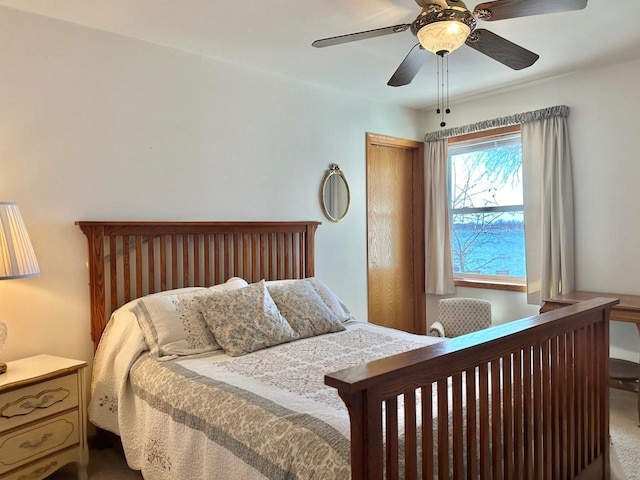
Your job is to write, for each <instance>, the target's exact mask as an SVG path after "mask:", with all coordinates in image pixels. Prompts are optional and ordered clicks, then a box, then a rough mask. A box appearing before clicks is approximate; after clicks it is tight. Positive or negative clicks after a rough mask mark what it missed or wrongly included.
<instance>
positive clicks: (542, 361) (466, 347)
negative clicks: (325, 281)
mask: <svg viewBox="0 0 640 480" xmlns="http://www.w3.org/2000/svg"><path fill="white" fill-rule="evenodd" d="M77 224H78V225H79V226H80V228H81V229H82V231H83V232H84V233H85V234H86V236H87V238H88V242H89V275H90V282H89V284H90V294H91V334H92V338H93V341H94V342H95V344H96V345H97V342H98V341H99V339H100V336H101V334H102V331H103V329H104V327H105V325H106V322H107V321H108V319H109V316H110V313H111V312H112V311H113V310H115V309H116V308H117V307H119V306H121V305H123V304H124V303H126V302H127V301H129V300H131V299H133V298H137V297H139V296H142V295H146V294H149V293H154V292H158V291H162V290H167V289H172V288H181V287H187V286H210V285H213V284H217V283H221V282H224V281H226V280H227V279H228V278H229V277H232V276H239V277H242V278H245V279H246V280H247V281H249V282H254V281H258V280H260V279H262V278H264V279H266V280H274V279H282V278H305V277H309V276H313V275H314V234H315V231H316V229H317V227H318V225H319V222H77ZM616 303H617V300H615V299H606V298H605V299H596V300H591V301H588V302H583V303H580V304H576V305H572V306H568V307H565V308H562V309H559V310H555V311H553V312H548V313H544V314H540V315H535V316H533V317H530V318H527V319H523V320H520V321H516V322H511V323H508V324H504V325H500V326H496V327H493V328H491V329H487V330H484V331H482V332H477V333H474V334H470V335H466V336H463V337H458V338H455V339H450V340H446V341H444V342H442V343H439V344H436V345H432V346H429V347H424V348H421V349H418V350H414V351H411V352H406V353H402V354H399V355H395V356H392V357H388V358H384V359H381V360H377V361H373V362H369V363H367V364H364V365H361V366H358V367H353V368H350V369H347V370H343V371H340V372H335V373H332V374H329V375H327V376H326V377H325V383H326V384H327V385H330V386H333V387H335V388H337V389H338V391H339V394H340V396H341V397H342V399H343V400H344V402H345V403H346V405H347V407H348V410H349V415H350V418H351V459H352V461H351V465H352V478H353V479H358V480H360V479H362V480H372V479H382V478H383V476H385V477H386V478H389V479H395V478H398V476H399V472H400V471H401V468H404V471H405V477H406V478H408V479H413V478H418V475H419V472H420V470H421V471H422V474H421V478H430V479H431V478H434V477H436V478H455V479H462V478H469V479H470V478H474V479H475V478H481V479H492V480H493V479H514V480H515V479H531V480H540V479H554V480H557V479H574V478H576V479H608V478H609V390H608V364H609V363H608V358H609V324H608V319H609V313H610V310H611V308H612V306H613V305H615V304H616ZM434 384H435V385H436V387H437V395H436V400H435V402H433V404H432V401H431V398H432V388H433V385H434ZM448 385H450V386H451V388H450V391H451V392H452V393H451V395H450V396H449V395H448V394H447V391H448V390H449V389H448V388H447V386H448ZM416 392H419V394H420V398H421V399H422V400H421V401H417V400H416V397H417V396H416ZM398 405H403V411H404V419H403V424H404V429H403V430H402V431H399V429H398V418H397V415H396V412H397V411H398V409H397V407H398ZM384 411H386V412H389V415H387V416H385V415H384V413H383V412H384ZM433 412H436V413H437V415H436V416H437V418H436V419H435V422H434V418H435V416H434V415H433ZM417 418H422V424H423V425H430V424H433V429H424V430H422V429H421V427H420V422H419V421H418V420H417ZM421 431H422V432H421ZM468 439H471V441H467V440H468ZM432 455H433V456H435V457H436V458H437V467H436V466H434V463H435V462H434V461H433V457H432ZM466 459H472V460H473V461H469V462H467V460H466ZM401 464H402V465H401Z"/></svg>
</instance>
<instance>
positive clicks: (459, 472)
mask: <svg viewBox="0 0 640 480" xmlns="http://www.w3.org/2000/svg"><path fill="white" fill-rule="evenodd" d="M452 391H453V426H452V428H453V478H455V479H459V478H460V479H461V478H464V477H463V470H464V457H463V451H464V442H463V440H464V439H463V433H462V432H463V428H464V425H463V420H462V374H458V375H454V376H453V378H452Z"/></svg>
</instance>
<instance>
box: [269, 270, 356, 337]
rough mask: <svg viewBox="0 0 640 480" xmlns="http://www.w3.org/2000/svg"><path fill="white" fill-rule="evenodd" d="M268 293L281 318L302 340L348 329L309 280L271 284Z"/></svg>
mask: <svg viewBox="0 0 640 480" xmlns="http://www.w3.org/2000/svg"><path fill="white" fill-rule="evenodd" d="M267 290H269V293H270V294H271V297H272V298H273V301H274V302H276V305H277V306H278V309H279V310H280V313H281V314H282V316H283V317H284V318H286V319H287V321H288V322H289V325H291V328H293V330H294V331H295V332H296V333H297V334H298V335H299V336H300V338H307V337H313V336H315V335H322V334H323V333H332V332H341V331H342V330H344V329H345V327H344V325H342V322H341V321H340V319H338V317H337V316H336V315H335V314H334V313H333V312H332V311H331V310H330V309H329V307H328V306H327V305H326V304H325V302H324V301H323V300H322V298H321V297H320V295H319V294H318V292H317V291H316V289H315V288H314V287H313V285H312V284H311V282H310V281H308V280H301V281H299V282H291V283H282V284H279V285H278V284H276V285H269V286H268V287H267Z"/></svg>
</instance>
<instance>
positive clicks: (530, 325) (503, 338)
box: [325, 298, 618, 480]
mask: <svg viewBox="0 0 640 480" xmlns="http://www.w3.org/2000/svg"><path fill="white" fill-rule="evenodd" d="M617 302H618V301H617V300H615V299H607V298H600V299H595V300H591V301H587V302H582V303H579V304H576V305H572V306H568V307H565V308H562V309H559V310H555V311H552V312H548V313H544V314H540V315H536V316H533V317H530V318H526V319H523V320H520V321H516V322H511V323H508V324H504V325H499V326H496V327H493V328H491V329H487V330H484V331H481V332H476V333H472V334H469V335H465V336H462V337H457V338H455V339H449V340H446V341H444V342H442V343H439V344H436V345H432V346H429V347H425V348H421V349H418V350H414V351H411V352H406V353H403V354H399V355H395V356H392V357H388V358H384V359H381V360H377V361H374V362H370V363H367V364H364V365H361V366H357V367H353V368H349V369H346V370H342V371H339V372H336V373H333V374H330V375H327V376H326V377H325V383H326V384H327V385H330V386H333V387H335V388H337V389H338V391H339V394H340V396H341V397H342V399H343V400H344V402H345V403H346V405H347V407H348V410H349V415H350V418H351V449H352V450H351V460H352V478H353V479H366V480H373V479H382V478H383V475H384V476H385V478H389V479H394V478H399V476H400V474H401V472H404V477H405V478H409V479H412V478H430V479H431V478H434V477H435V478H440V479H445V478H454V479H462V478H465V479H466V478H468V479H471V478H474V479H475V478H481V479H492V480H493V479H531V480H540V479H553V480H557V479H573V478H578V479H608V478H609V441H608V439H609V390H608V358H609V324H608V320H609V313H610V310H611V307H612V306H613V305H615V304H616V303H617ZM398 405H402V406H403V408H401V409H400V414H399V415H398V414H397V413H396V412H398ZM385 412H387V414H386V415H385ZM398 417H400V418H398ZM402 417H404V418H402ZM399 425H400V427H399ZM421 425H424V426H425V428H424V429H422V427H421ZM431 425H433V428H431ZM427 426H428V427H427Z"/></svg>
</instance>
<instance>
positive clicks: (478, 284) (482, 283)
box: [453, 278, 527, 292]
mask: <svg viewBox="0 0 640 480" xmlns="http://www.w3.org/2000/svg"><path fill="white" fill-rule="evenodd" d="M453 283H454V285H455V286H456V287H467V288H484V289H487V290H504V291H507V292H526V291H527V286H526V285H522V284H519V283H508V282H495V281H487V280H467V279H462V278H457V279H454V281H453Z"/></svg>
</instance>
